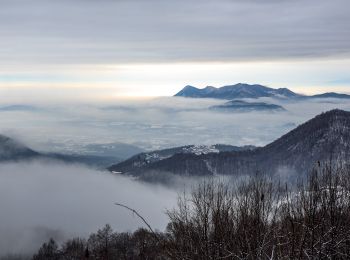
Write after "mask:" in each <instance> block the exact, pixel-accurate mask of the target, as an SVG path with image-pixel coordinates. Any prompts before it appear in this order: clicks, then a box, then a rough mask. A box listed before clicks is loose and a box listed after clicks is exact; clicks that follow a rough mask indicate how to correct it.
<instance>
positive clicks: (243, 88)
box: [175, 83, 350, 100]
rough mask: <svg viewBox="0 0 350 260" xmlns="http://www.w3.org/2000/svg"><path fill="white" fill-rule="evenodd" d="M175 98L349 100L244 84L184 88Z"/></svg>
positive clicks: (343, 96)
mask: <svg viewBox="0 0 350 260" xmlns="http://www.w3.org/2000/svg"><path fill="white" fill-rule="evenodd" d="M175 96H176V97H190V98H218V99H229V100H230V99H241V98H260V97H273V98H284V99H305V98H350V95H346V94H338V93H334V92H331V93H324V94H319V95H313V96H305V95H301V94H297V93H294V92H293V91H291V90H289V89H287V88H278V89H274V88H269V87H266V86H263V85H259V84H254V85H250V84H244V83H238V84H235V85H228V86H223V87H220V88H215V87H212V86H208V87H206V88H203V89H199V88H196V87H193V86H186V87H184V88H183V89H182V90H181V91H180V92H178V93H177V94H175Z"/></svg>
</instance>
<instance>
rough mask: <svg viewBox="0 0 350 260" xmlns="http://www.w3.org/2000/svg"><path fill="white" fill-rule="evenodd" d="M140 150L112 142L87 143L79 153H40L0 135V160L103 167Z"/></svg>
mask: <svg viewBox="0 0 350 260" xmlns="http://www.w3.org/2000/svg"><path fill="white" fill-rule="evenodd" d="M141 151H143V150H142V149H140V148H137V147H136V146H133V145H128V144H122V143H112V144H91V145H87V146H86V149H85V150H84V152H82V153H81V154H78V153H74V154H62V153H42V152H37V151H34V150H32V149H30V148H28V147H27V146H25V145H23V144H21V143H20V142H18V141H16V140H14V139H12V138H9V137H7V136H4V135H0V162H11V161H12V162H13V161H24V160H33V159H43V160H57V161H63V162H66V163H80V164H85V165H88V166H93V167H96V168H103V169H105V168H106V167H108V166H110V165H112V164H115V163H116V162H120V161H122V160H123V159H125V158H127V157H129V156H132V155H134V154H136V153H139V152H141Z"/></svg>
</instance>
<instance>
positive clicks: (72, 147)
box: [0, 97, 350, 152]
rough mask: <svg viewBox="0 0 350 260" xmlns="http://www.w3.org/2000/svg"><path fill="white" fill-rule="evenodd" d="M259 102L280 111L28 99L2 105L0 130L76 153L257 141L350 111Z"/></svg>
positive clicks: (329, 105)
mask: <svg viewBox="0 0 350 260" xmlns="http://www.w3.org/2000/svg"><path fill="white" fill-rule="evenodd" d="M251 101H254V102H257V101H263V102H268V103H273V104H277V105H280V106H283V107H284V108H285V109H286V111H283V112H263V111H253V112H248V113H238V112H232V113H222V112H215V111H211V110H209V109H208V108H209V107H210V106H213V105H218V104H223V103H225V102H226V101H225V100H214V99H190V98H178V97H176V98H175V97H163V98H153V99H151V98H149V99H141V100H138V99H129V100H127V99H120V100H114V101H113V102H112V101H108V102H99V103H89V104H87V103H85V104H82V103H74V104H55V105H53V104H44V103H40V104H39V103H38V104H30V105H31V106H28V104H27V106H10V107H7V109H5V110H0V120H1V122H2V124H1V126H0V133H1V134H4V135H9V136H11V137H13V138H15V139H20V140H21V141H22V142H23V143H25V144H27V145H29V146H30V147H32V148H34V149H37V150H40V151H54V152H74V151H79V150H80V149H79V148H81V147H82V146H84V145H87V144H92V143H114V142H122V143H128V144H133V145H136V146H138V147H141V148H143V149H145V150H154V149H163V148H169V147H174V146H181V145H188V144H208V145H209V144H216V143H221V144H231V145H237V146H241V145H255V146H261V145H265V144H267V143H269V142H272V141H274V140H275V139H277V138H278V137H280V136H281V135H283V134H285V133H287V132H288V131H290V130H292V129H293V128H295V127H296V126H297V125H299V124H301V123H303V122H305V121H307V120H309V119H311V118H312V117H314V116H316V115H317V114H320V113H321V112H324V111H328V110H331V109H334V108H340V109H345V110H350V103H349V101H348V100H345V99H344V100H342V99H331V98H328V99H314V100H299V101H296V100H294V101H291V100H289V101H288V100H282V99H280V100H277V99H271V98H261V99H259V100H256V99H254V100H251Z"/></svg>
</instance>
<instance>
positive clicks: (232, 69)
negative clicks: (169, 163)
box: [0, 59, 350, 100]
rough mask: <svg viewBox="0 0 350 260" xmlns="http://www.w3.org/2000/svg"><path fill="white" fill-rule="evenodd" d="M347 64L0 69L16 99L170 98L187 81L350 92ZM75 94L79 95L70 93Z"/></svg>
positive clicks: (2, 83)
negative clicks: (27, 96)
mask: <svg viewBox="0 0 350 260" xmlns="http://www.w3.org/2000/svg"><path fill="white" fill-rule="evenodd" d="M349 67H350V60H348V59H344V60H340V59H337V60H325V59H314V60H313V61H306V60H286V61H271V62H257V61H256V62H253V61H250V62H201V63H198V62H175V63H130V64H117V65H109V64H106V65H89V66H78V65H77V66H73V67H69V68H64V67H59V66H58V67H57V68H56V72H54V71H53V70H52V68H51V69H50V70H48V71H45V69H44V68H43V69H42V70H39V68H38V69H37V70H36V71H30V72H28V73H14V72H4V73H1V72H0V88H1V90H0V91H2V92H4V90H6V93H12V94H11V95H10V96H14V97H15V96H16V94H15V93H16V92H18V91H20V92H21V93H23V91H24V92H26V91H31V92H32V93H35V92H38V91H39V92H40V94H41V95H44V96H45V95H46V94H45V92H47V94H48V95H50V93H51V92H50V91H54V90H55V89H56V90H57V89H60V90H61V91H62V93H60V95H59V96H62V97H63V96H67V97H71V98H74V97H76V98H78V99H86V98H88V99H89V100H91V99H92V100H93V99H94V97H95V98H96V99H113V98H121V97H137V96H139V97H140V96H141V97H142V96H145V97H149V96H171V95H174V94H175V93H176V92H178V91H179V90H180V89H181V88H183V87H184V86H185V85H193V86H196V87H200V88H202V87H205V86H208V85H211V86H215V87H220V86H223V85H229V84H236V83H239V82H243V83H250V84H254V83H256V84H262V85H266V86H269V87H273V88H279V87H287V88H290V89H291V90H293V91H295V92H299V93H303V94H315V93H320V92H329V91H338V92H349V88H348V87H349V85H350V84H349V83H350V82H347V81H346V80H344V79H343V78H344V75H346V73H347V71H346V70H347V69H348V68H349ZM43 90H44V91H43ZM73 92H75V93H76V94H74V95H73V96H71V95H72V93H73ZM51 94H52V93H51ZM47 98H50V97H49V96H47ZM56 98H57V96H56Z"/></svg>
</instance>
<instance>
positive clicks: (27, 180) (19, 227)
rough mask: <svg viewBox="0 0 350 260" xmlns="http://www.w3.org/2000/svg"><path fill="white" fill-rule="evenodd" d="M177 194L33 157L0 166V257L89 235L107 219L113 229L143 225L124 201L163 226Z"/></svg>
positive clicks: (124, 229) (81, 167)
mask: <svg viewBox="0 0 350 260" xmlns="http://www.w3.org/2000/svg"><path fill="white" fill-rule="evenodd" d="M176 198H177V192H176V191H175V190H174V189H168V188H165V187H162V186H159V185H152V184H147V183H142V182H138V181H135V180H132V179H130V178H127V177H123V176H119V175H113V174H110V173H107V172H99V171H95V170H91V169H88V168H85V167H83V166H79V165H66V164H60V163H53V162H44V161H33V162H25V163H9V164H0V209H1V215H0V256H1V255H5V254H8V253H16V254H18V253H21V254H27V253H29V254H30V253H32V252H33V251H35V250H36V249H37V248H38V247H39V246H40V245H41V244H42V243H43V242H44V241H47V240H48V239H49V238H50V237H53V238H54V239H56V240H57V241H58V242H60V241H63V240H64V239H67V238H70V237H72V236H76V235H79V236H87V235H88V234H89V233H91V232H95V231H96V230H97V229H98V228H101V227H102V226H104V225H105V224H107V223H109V224H110V225H111V226H112V227H113V229H115V230H116V231H120V232H121V231H132V230H135V229H137V228H138V227H142V226H143V223H142V222H141V221H140V219H138V218H137V217H136V216H134V215H133V214H131V213H130V212H128V211H127V210H125V209H124V208H120V207H117V206H115V205H114V203H115V202H119V203H123V204H126V205H128V206H130V207H132V208H134V209H136V210H138V211H139V213H140V214H142V215H143V216H144V217H145V218H146V219H147V220H148V222H149V223H150V224H151V226H152V227H153V228H155V229H158V230H162V231H163V230H164V229H165V227H166V224H167V221H168V220H167V216H166V215H165V212H166V209H171V208H173V207H174V205H175V204H176Z"/></svg>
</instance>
